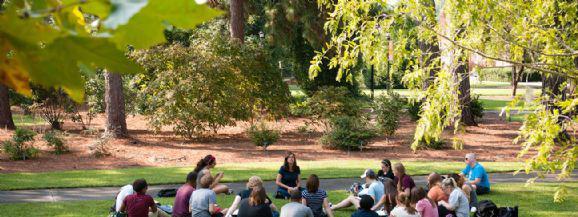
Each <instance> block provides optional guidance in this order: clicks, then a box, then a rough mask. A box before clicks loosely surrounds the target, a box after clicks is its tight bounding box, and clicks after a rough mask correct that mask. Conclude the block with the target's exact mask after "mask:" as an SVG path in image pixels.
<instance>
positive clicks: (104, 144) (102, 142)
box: [88, 132, 113, 158]
mask: <svg viewBox="0 0 578 217" xmlns="http://www.w3.org/2000/svg"><path fill="white" fill-rule="evenodd" d="M112 138H113V135H112V134H111V133H107V132H105V133H103V134H102V136H101V137H100V138H98V139H97V140H96V141H94V142H93V143H92V144H90V145H89V146H88V149H89V150H90V155H92V156H94V157H97V158H99V157H106V156H110V155H111V153H110V151H109V148H108V142H109V141H110V139H112Z"/></svg>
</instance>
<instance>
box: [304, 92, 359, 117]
mask: <svg viewBox="0 0 578 217" xmlns="http://www.w3.org/2000/svg"><path fill="white" fill-rule="evenodd" d="M308 106H309V107H310V109H311V113H312V118H313V120H314V121H318V122H322V123H324V124H327V123H328V122H329V120H330V119H331V118H333V117H337V116H350V117H355V118H360V117H362V116H363V112H362V106H363V103H362V102H361V100H359V99H358V98H356V97H355V96H354V95H353V94H352V93H351V92H350V91H349V90H348V89H347V88H345V87H324V88H322V89H320V90H319V91H318V92H317V93H315V94H314V95H313V96H312V97H311V98H310V99H309V100H308Z"/></svg>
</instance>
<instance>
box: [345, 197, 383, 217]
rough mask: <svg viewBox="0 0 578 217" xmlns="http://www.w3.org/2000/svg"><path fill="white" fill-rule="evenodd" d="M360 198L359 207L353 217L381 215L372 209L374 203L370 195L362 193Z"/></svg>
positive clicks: (376, 216)
mask: <svg viewBox="0 0 578 217" xmlns="http://www.w3.org/2000/svg"><path fill="white" fill-rule="evenodd" d="M360 198H361V199H360V200H359V209H357V211H355V212H354V213H353V214H351V217H379V215H378V214H377V213H376V212H375V211H373V210H371V207H372V206H373V204H374V200H373V198H371V196H369V195H361V197H360Z"/></svg>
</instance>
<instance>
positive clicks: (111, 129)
mask: <svg viewBox="0 0 578 217" xmlns="http://www.w3.org/2000/svg"><path fill="white" fill-rule="evenodd" d="M104 79H105V93H104V94H105V96H104V97H105V98H104V101H105V103H106V132H107V133H110V134H111V135H113V136H114V137H122V136H126V135H127V129H126V116H125V110H124V95H123V92H122V77H121V76H120V74H118V73H111V72H105V73H104Z"/></svg>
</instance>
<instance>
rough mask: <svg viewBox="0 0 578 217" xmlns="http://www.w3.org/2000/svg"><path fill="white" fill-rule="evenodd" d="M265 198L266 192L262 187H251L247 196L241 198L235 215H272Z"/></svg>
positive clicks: (238, 216)
mask: <svg viewBox="0 0 578 217" xmlns="http://www.w3.org/2000/svg"><path fill="white" fill-rule="evenodd" d="M267 200H268V199H267V193H266V192H265V189H264V188H263V187H261V186H255V187H253V188H252V191H251V195H250V196H249V198H245V199H243V200H241V203H240V205H239V214H238V215H237V217H273V213H272V211H271V207H270V206H269V204H268V203H267Z"/></svg>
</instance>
